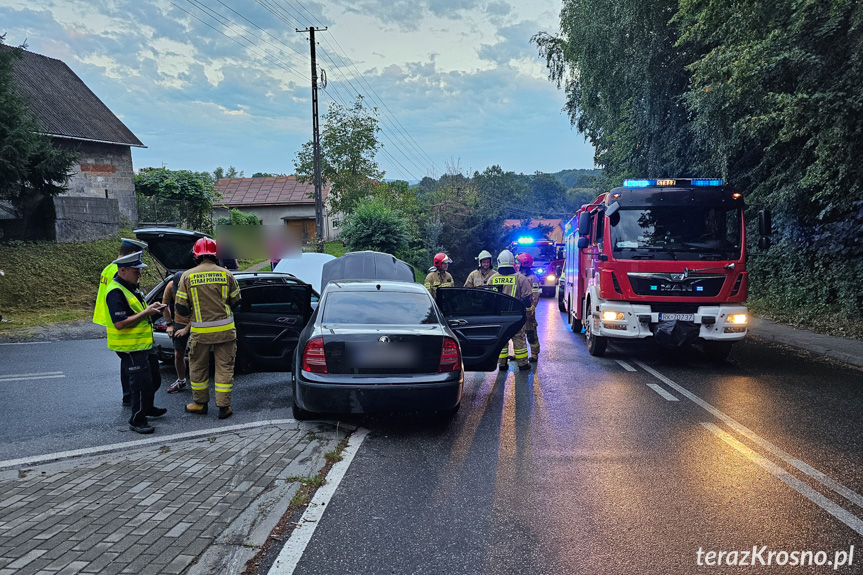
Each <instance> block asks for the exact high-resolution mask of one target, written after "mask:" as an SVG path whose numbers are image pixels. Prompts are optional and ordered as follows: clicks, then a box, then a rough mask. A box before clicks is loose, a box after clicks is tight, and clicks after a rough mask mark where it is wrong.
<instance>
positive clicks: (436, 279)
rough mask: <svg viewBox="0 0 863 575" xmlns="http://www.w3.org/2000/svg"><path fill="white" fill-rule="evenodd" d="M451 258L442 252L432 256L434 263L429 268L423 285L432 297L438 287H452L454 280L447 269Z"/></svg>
mask: <svg viewBox="0 0 863 575" xmlns="http://www.w3.org/2000/svg"><path fill="white" fill-rule="evenodd" d="M451 263H452V260H451V259H449V257H447V255H446V254H445V253H443V252H440V253H439V254H436V255H435V257H434V265H433V266H432V267H430V268H429V274H428V275H427V276H426V281H425V286H426V289H427V290H429V291H430V292H431V294H432V297H435V295H437V290H438V288H447V287H453V285H455V284H454V282H453V279H452V276H451V275H450V273H449V272H448V271H446V270H447V268H448V267H449V265H450V264H451Z"/></svg>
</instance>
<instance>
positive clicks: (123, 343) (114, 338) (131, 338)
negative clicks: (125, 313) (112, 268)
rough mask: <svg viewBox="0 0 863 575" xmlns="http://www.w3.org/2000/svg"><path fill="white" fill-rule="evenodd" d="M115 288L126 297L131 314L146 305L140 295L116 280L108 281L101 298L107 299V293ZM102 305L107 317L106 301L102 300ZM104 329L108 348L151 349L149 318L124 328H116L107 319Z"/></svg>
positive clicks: (151, 335) (114, 349) (115, 349)
mask: <svg viewBox="0 0 863 575" xmlns="http://www.w3.org/2000/svg"><path fill="white" fill-rule="evenodd" d="M115 289H118V290H120V292H121V293H122V294H123V296H124V297H125V298H126V302H127V303H128V304H129V307H130V308H131V309H132V314H133V315H134V314H139V313H141V312H142V311H144V309H145V308H146V307H147V302H145V301H144V298H143V297H142V296H139V295H137V294H136V293H134V292H131V291H129V290H128V289H126V287H125V286H124V285H122V284H121V283H119V282H118V281H117V280H111V283H109V284H108V286H107V287H106V288H105V296H104V298H103V299H107V297H108V293H109V292H112V291H114V290H115ZM102 307H103V308H104V310H103V313H104V315H105V317H109V314H108V304H107V302H103V303H102ZM105 329H106V330H107V332H108V333H107V335H108V349H110V350H113V351H141V350H145V349H151V348H152V347H153V326H152V325H150V319H149V318H145V319H142V320H141V321H139V322H138V323H136V324H135V325H132V326H129V327H127V328H125V329H117V328H116V327H114V324H113V323H112V322H111V321H110V320H109V321H108V323H107V324H106V325H105Z"/></svg>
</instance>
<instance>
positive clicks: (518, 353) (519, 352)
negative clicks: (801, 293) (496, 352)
mask: <svg viewBox="0 0 863 575" xmlns="http://www.w3.org/2000/svg"><path fill="white" fill-rule="evenodd" d="M513 352H514V353H513V355H514V356H515V358H516V359H522V358H524V357H527V348H526V347H523V348H520V349H515V350H513Z"/></svg>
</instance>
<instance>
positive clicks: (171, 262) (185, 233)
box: [135, 228, 211, 274]
mask: <svg viewBox="0 0 863 575" xmlns="http://www.w3.org/2000/svg"><path fill="white" fill-rule="evenodd" d="M135 237H136V238H138V239H139V240H141V241H145V242H147V245H148V246H149V247H148V248H147V251H149V252H150V255H152V256H153V258H155V259H156V261H157V262H159V264H161V265H162V267H164V268H165V269H166V270H167V271H168V273H169V274H173V273H176V272H178V271H182V270H187V269H190V268H193V267H195V259H194V258H193V257H192V247H193V246H194V245H195V242H196V241H198V240H199V239H201V238H208V237H211V236H208V235H207V234H204V233H201V232H193V231H191V230H182V229H179V228H141V229H137V230H135Z"/></svg>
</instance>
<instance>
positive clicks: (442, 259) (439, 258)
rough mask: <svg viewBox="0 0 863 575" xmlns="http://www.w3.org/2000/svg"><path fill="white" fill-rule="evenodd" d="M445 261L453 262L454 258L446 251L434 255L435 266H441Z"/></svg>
mask: <svg viewBox="0 0 863 575" xmlns="http://www.w3.org/2000/svg"><path fill="white" fill-rule="evenodd" d="M443 263H447V264H451V263H452V260H451V259H449V257H448V256H447V255H446V254H445V253H443V252H440V253H439V254H436V255H435V257H434V267H436V268H439V267H440V265H441V264H443Z"/></svg>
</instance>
